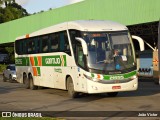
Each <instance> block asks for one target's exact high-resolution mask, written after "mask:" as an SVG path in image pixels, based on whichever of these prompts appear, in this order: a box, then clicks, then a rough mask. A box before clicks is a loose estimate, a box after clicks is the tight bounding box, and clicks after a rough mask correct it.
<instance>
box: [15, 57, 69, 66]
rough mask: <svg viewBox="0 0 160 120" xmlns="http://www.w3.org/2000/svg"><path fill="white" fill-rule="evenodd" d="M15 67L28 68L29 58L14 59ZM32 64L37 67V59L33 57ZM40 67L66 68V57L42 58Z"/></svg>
mask: <svg viewBox="0 0 160 120" xmlns="http://www.w3.org/2000/svg"><path fill="white" fill-rule="evenodd" d="M15 63H16V66H29V65H30V60H29V57H20V58H16V59H15ZM34 64H35V66H38V58H37V57H34ZM42 66H67V60H66V55H62V58H61V57H60V55H54V56H42Z"/></svg>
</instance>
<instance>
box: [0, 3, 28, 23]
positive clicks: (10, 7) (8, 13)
mask: <svg viewBox="0 0 160 120" xmlns="http://www.w3.org/2000/svg"><path fill="white" fill-rule="evenodd" d="M2 6H5V7H2ZM28 15H29V14H28V12H27V11H26V9H24V8H23V7H22V6H21V5H18V4H17V3H16V2H15V0H0V23H4V22H8V21H11V20H15V19H18V18H22V17H24V16H28Z"/></svg>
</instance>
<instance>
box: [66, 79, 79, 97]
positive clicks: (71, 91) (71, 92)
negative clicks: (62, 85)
mask: <svg viewBox="0 0 160 120" xmlns="http://www.w3.org/2000/svg"><path fill="white" fill-rule="evenodd" d="M67 90H68V94H69V96H70V97H72V98H77V97H78V92H75V91H74V84H73V81H72V78H71V77H68V78H67Z"/></svg>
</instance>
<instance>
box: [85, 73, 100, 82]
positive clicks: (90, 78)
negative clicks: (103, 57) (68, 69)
mask: <svg viewBox="0 0 160 120" xmlns="http://www.w3.org/2000/svg"><path fill="white" fill-rule="evenodd" d="M83 75H84V76H85V78H87V79H89V80H92V81H94V82H98V81H100V79H97V78H92V77H91V76H88V75H85V74H83Z"/></svg>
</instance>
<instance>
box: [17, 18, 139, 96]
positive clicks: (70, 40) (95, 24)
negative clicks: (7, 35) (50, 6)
mask: <svg viewBox="0 0 160 120" xmlns="http://www.w3.org/2000/svg"><path fill="white" fill-rule="evenodd" d="M15 58H16V59H15V63H16V72H17V81H18V82H20V83H23V84H25V87H26V88H27V89H29V88H30V89H37V87H38V86H44V87H50V88H57V89H63V90H68V93H69V95H70V96H71V97H73V98H75V97H77V96H78V95H79V94H80V93H89V94H94V93H107V94H108V95H109V96H116V95H117V93H118V92H121V91H133V90H136V89H137V87H138V78H137V71H136V59H135V53H134V47H133V43H132V39H131V36H130V34H129V31H128V29H127V27H126V26H124V25H121V24H118V23H116V22H112V21H98V20H79V21H71V22H65V23H61V24H58V25H54V26H51V27H48V28H45V29H42V30H39V31H36V32H34V33H31V34H26V35H24V36H21V37H18V38H17V39H16V41H15Z"/></svg>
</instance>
